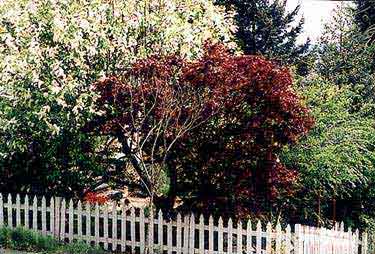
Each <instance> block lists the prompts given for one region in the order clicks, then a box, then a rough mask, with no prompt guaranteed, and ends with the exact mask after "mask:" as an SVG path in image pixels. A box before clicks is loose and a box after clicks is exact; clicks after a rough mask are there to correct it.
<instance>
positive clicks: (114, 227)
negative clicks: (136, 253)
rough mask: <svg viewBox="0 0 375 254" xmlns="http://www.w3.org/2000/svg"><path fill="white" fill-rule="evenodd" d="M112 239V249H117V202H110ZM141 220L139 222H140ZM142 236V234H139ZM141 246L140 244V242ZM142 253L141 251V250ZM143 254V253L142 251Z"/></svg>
mask: <svg viewBox="0 0 375 254" xmlns="http://www.w3.org/2000/svg"><path fill="white" fill-rule="evenodd" d="M111 215H112V239H113V240H114V242H113V243H112V250H113V251H115V250H117V221H118V219H117V203H116V202H112V214H111ZM142 223H143V222H141V224H142ZM141 237H142V234H141ZM141 246H142V244H141ZM141 253H142V252H141ZM142 254H143V253H142Z"/></svg>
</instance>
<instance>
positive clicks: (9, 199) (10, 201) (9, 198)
mask: <svg viewBox="0 0 375 254" xmlns="http://www.w3.org/2000/svg"><path fill="white" fill-rule="evenodd" d="M11 203H12V195H10V193H9V194H8V204H11Z"/></svg>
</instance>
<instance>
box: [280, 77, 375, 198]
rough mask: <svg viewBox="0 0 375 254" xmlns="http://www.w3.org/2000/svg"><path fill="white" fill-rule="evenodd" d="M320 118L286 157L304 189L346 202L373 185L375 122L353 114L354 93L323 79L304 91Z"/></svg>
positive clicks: (313, 112)
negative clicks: (354, 194) (370, 184)
mask: <svg viewBox="0 0 375 254" xmlns="http://www.w3.org/2000/svg"><path fill="white" fill-rule="evenodd" d="M300 89H301V91H302V92H303V96H304V97H305V98H306V103H307V105H308V106H309V107H310V108H311V113H312V115H313V116H314V118H315V126H314V128H313V129H312V130H311V131H310V132H309V134H308V135H307V136H306V137H305V138H304V139H303V140H302V141H301V142H300V143H299V144H298V145H296V146H294V147H292V148H289V149H288V150H286V151H285V152H284V154H283V157H285V160H283V161H287V164H289V165H288V166H290V167H292V168H293V167H294V168H296V169H298V170H299V172H300V176H301V181H302V186H303V188H305V189H306V190H309V191H310V192H312V193H314V194H317V193H319V195H321V197H327V198H330V197H333V196H335V197H337V198H344V197H348V196H350V195H352V194H353V191H354V190H355V189H356V188H359V187H360V188H365V187H366V186H367V185H368V183H369V182H371V181H372V179H370V178H371V175H372V174H373V172H374V170H375V168H374V159H375V150H374V148H375V147H374V144H375V129H374V124H375V121H374V119H373V118H372V117H366V116H363V115H362V114H361V113H356V112H352V110H351V104H352V102H353V93H352V92H351V91H350V89H349V87H348V86H344V85H343V86H342V87H341V88H339V87H337V86H334V85H332V84H329V83H325V82H324V81H322V80H321V79H319V78H314V79H313V80H310V81H305V82H304V85H302V87H300Z"/></svg>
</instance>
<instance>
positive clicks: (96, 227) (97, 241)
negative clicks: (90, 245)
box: [94, 202, 100, 246]
mask: <svg viewBox="0 0 375 254" xmlns="http://www.w3.org/2000/svg"><path fill="white" fill-rule="evenodd" d="M99 218H100V211H99V204H98V203H97V202H96V203H95V218H94V220H95V228H94V230H95V231H94V232H95V245H96V246H99Z"/></svg>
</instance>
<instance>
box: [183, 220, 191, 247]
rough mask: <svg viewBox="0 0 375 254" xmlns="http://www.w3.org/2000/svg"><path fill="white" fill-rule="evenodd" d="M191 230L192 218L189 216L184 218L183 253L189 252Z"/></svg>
mask: <svg viewBox="0 0 375 254" xmlns="http://www.w3.org/2000/svg"><path fill="white" fill-rule="evenodd" d="M189 228H190V217H189V216H188V215H185V217H184V224H183V230H184V246H183V251H182V252H183V253H188V252H189Z"/></svg>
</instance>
